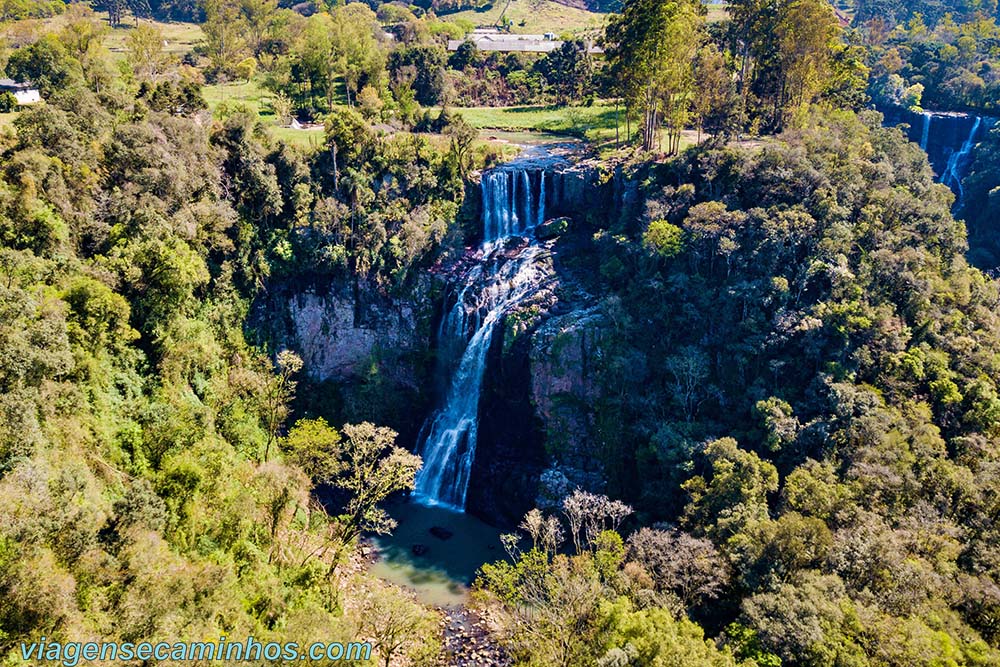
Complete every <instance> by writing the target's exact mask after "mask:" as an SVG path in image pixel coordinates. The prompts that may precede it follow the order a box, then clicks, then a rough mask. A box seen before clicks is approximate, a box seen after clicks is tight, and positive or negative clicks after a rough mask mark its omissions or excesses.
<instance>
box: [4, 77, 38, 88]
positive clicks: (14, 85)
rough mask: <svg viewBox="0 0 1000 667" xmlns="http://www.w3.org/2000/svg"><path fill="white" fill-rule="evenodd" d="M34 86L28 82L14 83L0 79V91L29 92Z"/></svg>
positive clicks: (10, 80) (12, 80) (11, 80)
mask: <svg viewBox="0 0 1000 667" xmlns="http://www.w3.org/2000/svg"><path fill="white" fill-rule="evenodd" d="M34 87H35V84H33V83H31V82H30V81H14V79H0V90H30V89H32V88H34Z"/></svg>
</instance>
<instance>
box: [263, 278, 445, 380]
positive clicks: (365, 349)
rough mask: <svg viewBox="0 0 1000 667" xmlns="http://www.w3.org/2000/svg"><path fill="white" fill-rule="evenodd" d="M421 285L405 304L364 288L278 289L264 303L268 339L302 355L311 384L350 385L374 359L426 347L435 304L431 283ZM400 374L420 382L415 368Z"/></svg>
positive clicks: (284, 287)
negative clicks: (325, 382)
mask: <svg viewBox="0 0 1000 667" xmlns="http://www.w3.org/2000/svg"><path fill="white" fill-rule="evenodd" d="M422 282H423V284H422V285H421V286H420V287H418V288H417V289H415V290H413V291H412V293H411V294H409V295H407V297H406V298H403V299H393V298H390V297H388V296H385V295H383V294H380V293H379V292H378V291H377V290H375V289H373V288H371V287H369V286H365V285H361V286H360V287H359V289H358V290H357V291H352V290H349V289H343V288H342V287H341V288H340V289H338V286H333V287H331V288H330V289H327V290H321V289H317V288H315V287H311V288H306V289H297V288H296V287H295V286H292V285H285V286H279V287H278V288H277V289H276V290H272V291H273V292H274V293H273V294H272V295H270V296H269V298H268V300H267V301H268V304H267V306H266V308H267V310H268V311H269V313H270V315H269V317H268V325H269V333H270V334H271V335H270V338H271V340H272V341H273V342H274V344H275V346H276V347H278V348H288V349H292V350H295V351H296V352H297V353H298V354H299V355H301V357H302V360H303V362H304V363H305V365H304V370H305V372H306V374H308V376H309V377H310V378H311V379H312V380H314V381H316V382H324V381H327V380H341V381H343V380H350V379H352V378H355V377H357V376H358V375H359V374H360V373H362V372H364V370H365V368H366V366H367V365H368V363H369V362H370V360H371V359H372V358H373V357H377V356H380V355H382V354H390V355H391V356H394V357H399V356H407V353H417V352H421V351H424V350H426V349H427V348H428V347H429V345H430V336H429V331H430V326H429V324H430V320H431V318H432V317H433V302H432V300H431V299H430V297H429V291H430V286H429V282H430V281H429V280H424V281H422ZM400 370H402V371H403V373H401V374H400V377H407V376H408V377H409V379H410V381H411V382H412V383H414V384H416V383H417V382H418V381H419V380H420V379H421V378H419V377H418V375H419V373H416V372H414V369H400ZM407 371H408V372H407Z"/></svg>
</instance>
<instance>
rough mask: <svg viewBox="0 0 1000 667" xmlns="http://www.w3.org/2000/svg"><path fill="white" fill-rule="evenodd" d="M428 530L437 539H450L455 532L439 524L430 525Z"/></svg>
mask: <svg viewBox="0 0 1000 667" xmlns="http://www.w3.org/2000/svg"><path fill="white" fill-rule="evenodd" d="M428 532H429V533H430V534H431V535H433V536H434V537H436V538H438V539H439V540H450V539H451V537H452V535H454V534H455V533H453V532H451V531H450V530H448V529H447V528H443V527H441V526H431V528H430V530H429V531H428Z"/></svg>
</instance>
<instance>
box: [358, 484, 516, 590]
mask: <svg viewBox="0 0 1000 667" xmlns="http://www.w3.org/2000/svg"><path fill="white" fill-rule="evenodd" d="M387 510H388V512H389V514H390V515H391V516H392V518H393V519H395V520H396V521H398V522H399V525H398V526H397V527H396V530H394V531H393V533H392V535H380V536H375V537H371V538H369V541H370V542H371V543H372V544H373V545H374V546H375V547H376V549H377V551H378V558H377V560H376V561H375V562H374V563H372V565H371V567H370V572H371V573H372V574H374V575H375V576H377V577H379V578H381V579H384V580H386V581H389V582H391V583H393V584H396V585H397V586H401V587H403V588H406V589H408V590H411V591H413V593H414V594H415V595H416V596H417V599H418V600H420V602H422V603H423V604H426V605H432V606H438V607H453V606H457V605H461V604H464V603H465V602H466V599H467V597H468V592H469V586H470V585H471V584H472V582H473V580H474V579H475V576H476V571H477V570H478V569H479V567H480V566H481V565H482V564H483V563H490V562H493V561H497V560H500V559H502V558H506V557H507V554H506V553H505V552H504V550H503V546H502V545H501V544H500V533H501V531H500V529H498V528H495V527H494V526H490V525H489V524H487V523H485V522H483V521H480V520H479V519H477V518H475V517H474V516H471V515H469V514H465V513H462V512H454V511H452V510H447V509H443V508H440V507H426V506H424V505H420V504H418V503H416V502H412V501H409V500H398V501H396V502H393V503H391V504H389V505H388V506H387ZM432 528H433V529H435V532H436V533H437V534H438V535H435V534H434V533H432V532H431V529H432ZM438 529H444V530H443V531H442V530H438ZM445 531H446V532H445ZM448 533H450V534H451V536H450V537H448V538H447V539H442V536H445V535H447V534H448ZM415 546H417V548H416V551H417V552H420V553H419V555H417V553H415V550H414V547H415Z"/></svg>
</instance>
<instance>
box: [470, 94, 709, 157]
mask: <svg viewBox="0 0 1000 667" xmlns="http://www.w3.org/2000/svg"><path fill="white" fill-rule="evenodd" d="M452 111H455V112H457V113H460V114H462V115H463V116H464V117H465V120H466V121H468V122H469V124H470V125H472V126H473V127H475V128H477V129H479V130H480V132H481V134H482V136H483V137H490V136H492V135H491V134H490V130H497V131H498V135H497V136H498V138H504V139H506V138H509V137H507V136H505V135H506V134H507V133H519V132H520V133H531V134H536V135H537V134H539V133H540V134H543V135H545V134H548V135H554V136H572V137H578V138H581V139H584V140H586V141H588V142H589V143H591V144H592V145H593V146H594V147H595V148H596V149H597V150H598V151H599V152H600V153H601V154H602V155H604V154H610V153H613V152H614V151H615V150H617V149H618V148H619V147H620V146H621V145H623V144H624V142H625V129H626V128H625V117H624V112H623V111H622V110H621V109H619V114H618V116H617V120H618V122H619V123H620V124H619V125H618V132H617V138H618V139H619V140H620V141H621V144H619V145H616V143H615V138H616V132H615V120H616V116H615V106H614V104H610V103H607V102H598V103H596V104H594V105H593V106H590V107H555V106H547V107H541V106H538V107H532V106H524V107H502V108H491V107H468V108H457V109H452ZM631 130H632V136H633V138H634V137H635V133H636V132H637V131H638V128H637V126H636V124H635V122H634V121H633V123H632V127H631ZM536 138H537V137H536ZM513 140H514V141H517V140H516V139H513ZM663 140H664V145H665V144H666V135H665V134H664V135H663ZM697 142H698V133H697V132H695V131H693V130H685V131H684V132H683V133H682V135H681V146H680V147H681V150H683V149H685V148H688V147H689V146H693V145H695V144H696V143H697ZM518 143H532V141H530V140H528V141H518Z"/></svg>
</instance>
